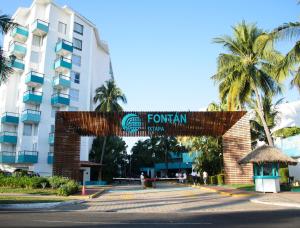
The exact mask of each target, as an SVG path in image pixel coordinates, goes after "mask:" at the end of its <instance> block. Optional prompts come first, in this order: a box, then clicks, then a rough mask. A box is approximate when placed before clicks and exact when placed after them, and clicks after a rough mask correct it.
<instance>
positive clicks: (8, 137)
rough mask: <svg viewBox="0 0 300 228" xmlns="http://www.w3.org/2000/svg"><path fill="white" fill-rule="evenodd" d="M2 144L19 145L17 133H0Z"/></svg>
mask: <svg viewBox="0 0 300 228" xmlns="http://www.w3.org/2000/svg"><path fill="white" fill-rule="evenodd" d="M0 143H7V144H17V133H16V132H8V131H3V132H0Z"/></svg>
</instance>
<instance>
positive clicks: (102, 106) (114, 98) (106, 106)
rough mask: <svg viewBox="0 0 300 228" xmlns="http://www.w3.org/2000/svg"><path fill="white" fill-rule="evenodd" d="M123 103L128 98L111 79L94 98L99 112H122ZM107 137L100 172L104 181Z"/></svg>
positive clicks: (99, 89)
mask: <svg viewBox="0 0 300 228" xmlns="http://www.w3.org/2000/svg"><path fill="white" fill-rule="evenodd" d="M119 101H122V102H123V103H124V104H126V103H127V100H126V96H125V94H124V93H123V92H122V90H121V89H120V88H118V87H117V85H116V83H115V81H114V80H113V79H110V80H108V81H105V84H104V85H102V86H100V87H99V88H97V89H96V95H95V96H94V103H95V104H96V103H97V102H99V104H98V106H97V107H96V109H95V111H98V112H121V111H123V108H122V107H121V105H120V104H119V103H118V102H119ZM106 141H107V137H106V136H105V137H104V141H103V145H102V151H101V158H100V165H101V166H100V171H99V179H100V180H102V163H103V156H104V151H105V145H106Z"/></svg>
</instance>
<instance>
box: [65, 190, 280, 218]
mask: <svg viewBox="0 0 300 228" xmlns="http://www.w3.org/2000/svg"><path fill="white" fill-rule="evenodd" d="M61 209H64V208H61ZM65 209H70V210H82V211H98V212H124V213H137V212H146V213H160V212H166V213H169V212H182V213H185V212H207V211H220V212H222V211H230V212H233V211H239V212H240V211H256V210H277V209H283V208H282V207H279V206H272V205H262V204H255V203H251V202H249V198H248V197H230V196H224V195H220V194H218V193H213V192H208V191H204V190H200V189H197V188H192V187H186V186H178V185H173V184H159V185H158V186H157V188H156V189H141V187H140V186H139V185H127V186H115V187H113V188H112V189H111V190H109V191H107V192H106V193H104V194H103V195H101V196H100V197H99V198H96V199H93V200H89V201H87V202H85V203H83V204H80V205H75V206H71V207H68V208H65Z"/></svg>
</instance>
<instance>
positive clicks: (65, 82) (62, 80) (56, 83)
mask: <svg viewBox="0 0 300 228" xmlns="http://www.w3.org/2000/svg"><path fill="white" fill-rule="evenodd" d="M52 85H53V87H54V88H56V89H64V88H70V86H71V78H70V76H66V75H63V74H60V75H58V76H55V77H54V78H53V82H52Z"/></svg>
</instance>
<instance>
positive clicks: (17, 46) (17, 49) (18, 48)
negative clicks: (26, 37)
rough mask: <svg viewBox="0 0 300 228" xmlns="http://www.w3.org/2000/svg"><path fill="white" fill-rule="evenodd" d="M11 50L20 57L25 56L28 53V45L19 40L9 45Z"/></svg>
mask: <svg viewBox="0 0 300 228" xmlns="http://www.w3.org/2000/svg"><path fill="white" fill-rule="evenodd" d="M9 51H10V53H11V54H12V55H15V56H16V57H18V58H23V57H24V56H25V55H26V51H27V48H26V45H25V44H22V43H20V42H18V41H14V42H11V43H10V45H9Z"/></svg>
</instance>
